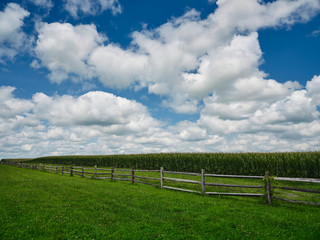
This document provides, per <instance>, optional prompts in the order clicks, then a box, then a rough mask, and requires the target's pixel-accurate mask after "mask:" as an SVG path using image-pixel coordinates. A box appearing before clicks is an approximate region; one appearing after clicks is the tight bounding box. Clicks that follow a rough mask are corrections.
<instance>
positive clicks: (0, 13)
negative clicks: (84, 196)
mask: <svg viewBox="0 0 320 240" xmlns="http://www.w3.org/2000/svg"><path fill="white" fill-rule="evenodd" d="M319 56H320V1H319V0H276V1H263V0H241V1H239V0H216V1H215V0H175V1H171V0H170V1H169V0H153V1H150V0H135V1H132V0H62V1H54V0H21V1H6V0H1V1H0V158H20V157H39V156H49V155H73V154H81V155H93V154H131V153H159V152H287V151H317V150H319V147H320V119H319V113H320V112H319V111H320V61H319Z"/></svg>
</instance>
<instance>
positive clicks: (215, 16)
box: [34, 0, 320, 113]
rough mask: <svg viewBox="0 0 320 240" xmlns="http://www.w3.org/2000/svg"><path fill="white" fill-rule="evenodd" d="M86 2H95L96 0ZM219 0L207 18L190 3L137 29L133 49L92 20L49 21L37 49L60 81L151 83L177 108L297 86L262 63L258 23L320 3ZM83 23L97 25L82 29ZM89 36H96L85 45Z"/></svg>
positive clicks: (270, 95)
mask: <svg viewBox="0 0 320 240" xmlns="http://www.w3.org/2000/svg"><path fill="white" fill-rule="evenodd" d="M240 2H241V3H240ZM80 3H81V4H84V5H85V3H86V4H87V8H88V9H89V8H90V6H91V2H89V1H87V2H86V1H83V2H79V4H80ZM217 5H218V8H217V9H216V11H215V12H213V13H212V14H210V15H209V16H208V17H207V18H206V19H203V20H202V19H201V18H200V13H199V12H197V11H196V10H190V11H188V12H187V13H186V14H185V15H183V16H182V17H179V18H173V19H171V20H170V21H168V22H167V23H165V24H163V25H161V26H159V27H158V28H155V29H151V30H146V29H144V30H142V31H140V32H137V31H136V32H133V33H132V43H131V46H130V47H129V48H128V49H123V48H121V47H120V46H118V45H116V44H113V43H108V44H107V45H104V44H103V39H102V38H103V37H102V36H101V35H100V34H99V33H98V32H97V31H96V29H95V27H94V26H93V25H79V26H72V25H70V24H58V23H54V24H44V26H45V27H43V28H41V29H40V31H39V40H38V44H37V47H36V52H37V55H38V57H39V58H40V59H41V61H42V65H43V66H45V67H47V68H48V69H49V70H50V71H51V74H50V79H51V80H52V81H53V82H57V83H60V82H61V81H63V80H66V79H69V78H70V79H72V80H75V79H77V80H79V79H80V80H84V79H91V78H92V77H97V78H98V79H99V80H100V81H101V82H102V83H103V84H104V85H105V86H109V87H116V88H126V87H130V86H132V85H136V86H139V87H147V88H148V91H149V92H150V93H154V94H158V95H161V96H166V99H165V100H164V101H163V105H164V106H167V107H171V108H173V109H174V110H175V111H176V112H178V113H195V112H197V111H198V110H199V105H201V101H202V100H203V99H204V98H206V97H208V96H209V95H212V94H213V95H216V96H218V97H219V101H220V102H221V103H224V102H223V101H230V99H229V100H228V99H227V98H228V97H229V98H233V99H235V101H236V100H238V101H240V100H244V99H245V98H246V100H249V98H250V99H251V100H260V101H262V100H265V101H271V100H272V99H274V98H276V99H279V98H281V97H283V96H285V95H286V94H290V92H291V91H292V89H293V88H294V85H296V83H285V84H280V83H278V82H276V81H275V80H272V79H266V77H267V75H266V74H265V73H264V72H262V71H260V70H259V67H260V64H261V63H262V61H263V59H262V51H261V49H260V45H259V41H258V34H257V32H256V31H257V30H259V29H261V28H266V27H282V26H291V25H292V24H294V23H295V22H301V21H307V20H309V19H310V18H311V17H312V16H314V15H315V14H316V13H317V12H318V11H319V10H320V3H319V2H318V1H317V0H307V1H302V0H296V1H286V0H284V1H275V2H271V3H263V2H261V1H256V0H243V1H234V0H230V1H217ZM49 26H50V30H48V31H45V30H46V29H47V28H49ZM67 28H68V31H67V32H68V33H67V34H65V30H66V29H67ZM80 28H87V29H91V31H90V32H86V34H84V32H83V31H82V33H81V34H80ZM59 36H67V37H59ZM85 36H86V37H85ZM86 39H87V41H85V40H86ZM82 41H84V42H85V43H86V42H88V43H90V44H84V45H82V44H81V45H80V44H79V43H80V42H81V43H82ZM52 42H53V43H55V44H52ZM58 42H59V44H57V43H58ZM71 45H72V47H70V46H71ZM62 55H63V56H62ZM64 55H66V56H64ZM34 63H36V62H34ZM34 65H35V66H37V65H36V64H34ZM74 75H76V76H74ZM248 86H249V87H248Z"/></svg>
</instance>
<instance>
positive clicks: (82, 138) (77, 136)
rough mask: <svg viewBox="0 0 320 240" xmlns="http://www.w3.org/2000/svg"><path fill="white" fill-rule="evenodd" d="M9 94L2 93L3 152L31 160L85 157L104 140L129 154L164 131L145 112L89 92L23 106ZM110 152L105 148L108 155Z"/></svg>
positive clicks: (133, 103)
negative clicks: (80, 154) (66, 154)
mask: <svg viewBox="0 0 320 240" xmlns="http://www.w3.org/2000/svg"><path fill="white" fill-rule="evenodd" d="M13 91H14V88H13V87H1V88H0V93H1V95H0V96H1V99H0V100H1V110H0V129H1V137H2V140H1V142H0V149H1V151H3V152H7V151H8V149H10V152H11V153H12V152H14V151H15V150H14V149H16V151H17V152H20V153H21V151H22V152H26V153H28V154H29V155H30V154H33V155H34V156H35V155H36V154H40V155H41V154H46V152H47V153H48V152H50V153H52V152H60V151H61V152H62V151H67V152H69V151H71V150H70V149H72V151H77V150H79V149H80V148H83V151H86V150H87V149H88V148H90V147H88V148H87V145H88V146H89V145H90V146H92V145H93V144H98V142H100V141H101V140H102V139H104V140H105V141H106V142H105V144H110V146H112V145H113V146H119V145H124V146H125V145H126V144H127V145H128V146H127V147H123V149H125V150H128V148H129V146H132V145H135V148H136V147H139V146H140V145H141V142H143V139H144V138H149V139H151V138H152V136H153V135H154V134H160V132H161V131H162V130H161V129H160V127H161V123H160V122H159V121H158V120H156V119H154V118H152V117H151V116H150V113H149V112H148V110H147V108H146V107H145V106H143V105H142V104H140V103H138V102H136V101H133V100H128V99H125V98H121V97H117V96H115V95H113V94H110V93H106V92H100V91H96V92H88V93H86V94H84V95H81V96H79V97H72V96H70V95H63V96H57V95H56V96H53V97H50V96H47V95H45V94H43V93H37V94H35V95H34V96H33V97H32V99H28V100H27V99H19V98H16V97H14V95H13ZM139 138H140V140H137V139H139ZM154 140H156V138H154ZM114 141H118V142H114ZM99 144H100V143H99ZM105 144H104V145H103V146H105ZM110 146H108V148H106V149H109V150H108V151H109V153H110V151H111V150H110V149H111V148H110ZM68 148H70V149H69V150H68ZM84 149H86V150H84ZM106 149H105V150H106ZM92 151H93V149H92ZM100 151H101V152H103V149H100ZM69 153H71V152H69Z"/></svg>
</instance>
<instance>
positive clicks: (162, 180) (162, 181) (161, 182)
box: [160, 167, 164, 188]
mask: <svg viewBox="0 0 320 240" xmlns="http://www.w3.org/2000/svg"><path fill="white" fill-rule="evenodd" d="M163 174H164V171H163V167H161V168H160V187H161V188H163V184H164V179H163Z"/></svg>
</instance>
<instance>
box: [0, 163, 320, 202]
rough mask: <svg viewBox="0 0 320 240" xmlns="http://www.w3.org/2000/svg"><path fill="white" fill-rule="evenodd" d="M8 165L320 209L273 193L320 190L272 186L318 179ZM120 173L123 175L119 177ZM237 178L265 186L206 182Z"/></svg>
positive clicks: (317, 191)
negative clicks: (247, 190)
mask: <svg viewBox="0 0 320 240" xmlns="http://www.w3.org/2000/svg"><path fill="white" fill-rule="evenodd" d="M0 163H2V164H6V165H12V166H17V167H22V168H28V169H34V170H40V171H46V172H52V173H61V174H69V175H70V176H74V175H78V176H81V177H86V178H91V179H110V180H111V181H113V180H120V181H130V182H131V183H132V184H134V183H142V184H147V185H151V186H155V187H160V188H165V189H170V190H176V191H182V192H190V193H197V194H203V195H220V196H241V197H265V198H266V199H267V201H268V204H269V205H271V204H272V199H277V200H282V201H287V202H293V203H302V204H310V205H317V206H320V203H316V202H306V201H297V200H291V199H286V198H280V197H275V196H272V189H275V188H278V189H283V190H292V191H297V192H307V193H315V194H320V190H318V189H306V188H294V187H285V186H283V187H279V186H272V181H271V180H273V181H290V182H303V183H316V184H320V179H316V178H284V177H270V176H269V174H268V172H266V173H265V176H242V175H223V174H210V173H209V174H207V173H205V170H204V169H202V170H201V173H188V172H173V171H165V170H164V168H163V167H161V168H160V170H138V169H134V168H132V169H115V168H113V167H112V168H98V167H97V166H94V167H83V166H81V167H80V166H64V165H61V166H57V165H51V164H50V165H48V164H47V165H46V164H26V163H17V162H2V161H1V162H0ZM118 172H121V173H118ZM139 172H158V173H160V176H159V178H156V177H148V176H138V175H137V173H139ZM165 174H166V175H167V174H175V175H189V176H198V177H201V181H196V180H190V179H180V178H171V177H167V176H165ZM212 177H213V178H236V179H260V180H263V182H264V184H261V185H240V184H224V183H223V184H222V183H213V182H207V181H206V180H207V179H209V178H212ZM147 180H152V181H153V182H154V181H157V182H159V184H155V183H150V182H147ZM167 182H180V183H188V184H197V185H201V191H195V190H190V189H184V188H176V187H171V186H168V185H165V183H167ZM206 186H213V187H227V188H228V187H231V188H250V189H252V188H256V189H264V193H243V192H236V193H235V192H208V191H206Z"/></svg>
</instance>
